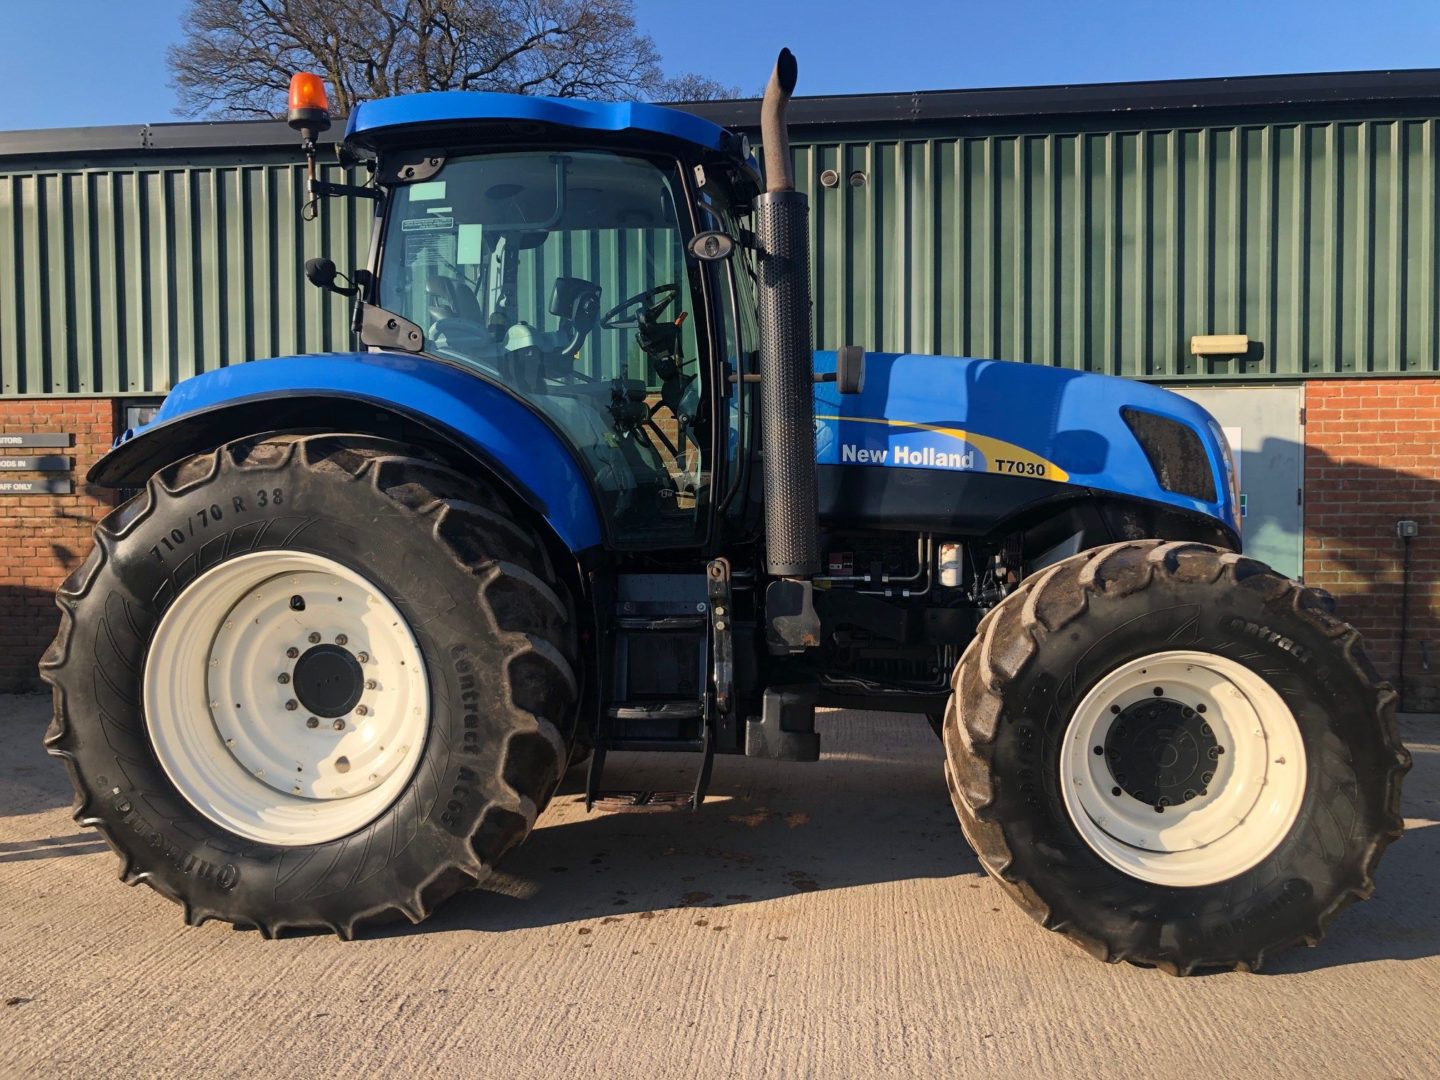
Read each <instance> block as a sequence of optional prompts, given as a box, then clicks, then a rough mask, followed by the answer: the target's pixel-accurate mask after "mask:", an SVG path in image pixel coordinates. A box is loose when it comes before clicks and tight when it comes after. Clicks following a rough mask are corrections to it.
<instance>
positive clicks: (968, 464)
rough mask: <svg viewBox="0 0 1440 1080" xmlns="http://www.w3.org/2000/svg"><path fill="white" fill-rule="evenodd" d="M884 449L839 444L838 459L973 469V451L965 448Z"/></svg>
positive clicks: (861, 463) (866, 463)
mask: <svg viewBox="0 0 1440 1080" xmlns="http://www.w3.org/2000/svg"><path fill="white" fill-rule="evenodd" d="M891 449H893V451H894V455H895V456H894V459H893V461H891V460H890V454H891ZM891 449H885V450H870V449H868V448H866V447H863V446H857V445H855V444H854V443H841V444H840V460H841V462H842V463H847V464H848V463H851V462H854V463H856V464H860V465H884V464H887V462H888V463H890V464H894V465H914V466H923V467H925V468H930V469H973V468H975V451H974V450H966V451H964V452H963V453H954V452H948V451H945V450H936V449H935V448H934V447H933V446H920V447H911V446H905V445H903V444H902V445H900V446H896V447H893V448H891Z"/></svg>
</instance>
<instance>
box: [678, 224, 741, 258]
mask: <svg viewBox="0 0 1440 1080" xmlns="http://www.w3.org/2000/svg"><path fill="white" fill-rule="evenodd" d="M687 247H688V248H689V251H690V254H691V255H693V256H695V258H697V259H699V260H700V261H701V262H718V261H719V260H721V259H728V258H729V257H730V256H731V255H732V254H733V253H734V251H735V238H734V237H732V236H729V235H728V234H726V233H723V232H718V231H716V230H713V229H712V230H710V231H709V232H702V233H696V234H695V235H694V236H693V237H691V239H690V243H689V244H688V245H687Z"/></svg>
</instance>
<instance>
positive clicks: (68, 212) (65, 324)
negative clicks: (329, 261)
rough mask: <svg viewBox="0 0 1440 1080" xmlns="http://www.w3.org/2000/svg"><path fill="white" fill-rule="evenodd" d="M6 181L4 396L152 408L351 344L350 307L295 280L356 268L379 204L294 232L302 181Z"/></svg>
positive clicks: (29, 176)
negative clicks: (178, 390) (312, 261)
mask: <svg viewBox="0 0 1440 1080" xmlns="http://www.w3.org/2000/svg"><path fill="white" fill-rule="evenodd" d="M3 170H4V164H3V163H0V394H3V395H5V396H15V395H21V396H27V395H40V394H105V395H111V394H147V395H153V394H157V393H164V392H165V391H166V390H168V389H169V388H170V387H171V386H173V385H174V384H175V383H176V382H178V381H179V380H181V379H183V378H186V377H188V376H190V375H194V374H196V373H197V372H200V371H205V370H208V369H211V368H214V367H220V366H223V365H225V364H234V363H239V362H241V361H244V360H250V359H254V358H256V357H262V356H277V355H283V354H285V353H292V352H305V351H315V350H323V349H334V348H343V347H346V346H347V344H348V343H349V341H350V332H349V327H348V323H347V308H346V305H345V303H344V301H342V300H340V299H339V298H338V297H336V296H334V295H333V294H328V293H322V292H321V291H320V290H319V289H316V288H313V287H312V286H310V285H309V284H308V283H307V282H306V281H305V279H304V277H303V275H302V273H301V269H302V266H303V264H304V261H305V259H306V258H307V257H308V256H311V255H316V254H320V253H325V254H328V255H329V256H330V257H331V258H333V259H334V260H335V262H336V264H337V265H339V266H341V267H349V266H358V265H363V263H364V260H365V254H366V244H367V243H368V238H369V234H370V214H371V213H372V212H373V206H374V204H373V203H370V202H365V201H361V200H354V199H332V200H328V202H327V203H326V204H325V206H324V209H323V211H322V214H321V216H320V218H319V219H317V220H316V221H313V222H309V223H306V222H302V221H301V219H300V205H301V202H302V197H301V194H302V191H303V186H304V170H303V168H302V167H301V166H298V165H293V164H290V163H282V162H273V163H256V164H245V165H237V164H234V163H224V164H192V165H174V166H166V165H159V164H155V163H150V162H147V163H145V164H143V165H123V166H112V167H94V168H83V169H65V170H59V171H56V170H47V169H38V170H36V171H23V172H21V171H16V172H6V171H3ZM329 173H330V174H331V175H330V176H329V178H330V179H334V180H341V179H343V175H342V174H341V173H340V171H339V170H338V169H331V170H329Z"/></svg>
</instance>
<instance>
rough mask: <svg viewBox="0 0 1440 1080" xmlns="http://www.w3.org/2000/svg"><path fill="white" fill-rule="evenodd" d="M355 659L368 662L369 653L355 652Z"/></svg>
mask: <svg viewBox="0 0 1440 1080" xmlns="http://www.w3.org/2000/svg"><path fill="white" fill-rule="evenodd" d="M355 659H356V660H359V661H360V663H362V664H368V663H369V662H370V654H369V653H368V652H362V653H356V654H355Z"/></svg>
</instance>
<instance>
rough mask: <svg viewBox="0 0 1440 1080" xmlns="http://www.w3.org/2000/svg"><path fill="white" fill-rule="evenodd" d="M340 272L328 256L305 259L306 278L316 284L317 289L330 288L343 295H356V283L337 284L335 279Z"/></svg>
mask: <svg viewBox="0 0 1440 1080" xmlns="http://www.w3.org/2000/svg"><path fill="white" fill-rule="evenodd" d="M339 276H340V272H339V271H338V270H336V269H335V263H334V262H333V261H332V260H330V259H326V258H323V257H322V258H318V259H306V260H305V280H306V281H308V282H310V284H311V285H314V286H315V287H316V288H317V289H329V290H330V291H331V292H333V293H339V294H340V295H341V296H354V295H355V293H356V291H357V290H356V288H355V286H354V285H336V284H335V279H336V278H337V277H339Z"/></svg>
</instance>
